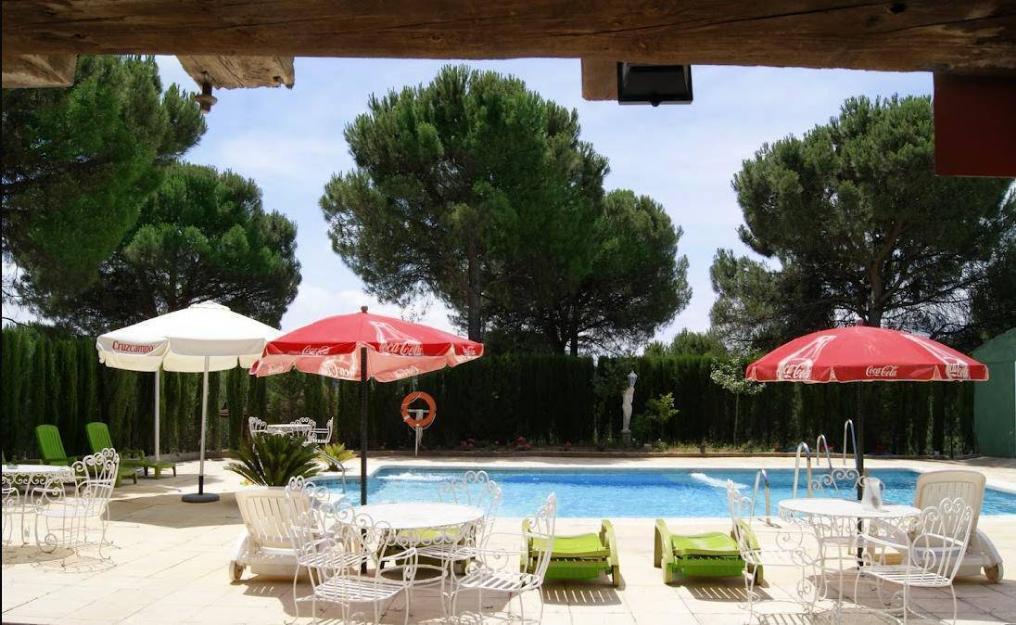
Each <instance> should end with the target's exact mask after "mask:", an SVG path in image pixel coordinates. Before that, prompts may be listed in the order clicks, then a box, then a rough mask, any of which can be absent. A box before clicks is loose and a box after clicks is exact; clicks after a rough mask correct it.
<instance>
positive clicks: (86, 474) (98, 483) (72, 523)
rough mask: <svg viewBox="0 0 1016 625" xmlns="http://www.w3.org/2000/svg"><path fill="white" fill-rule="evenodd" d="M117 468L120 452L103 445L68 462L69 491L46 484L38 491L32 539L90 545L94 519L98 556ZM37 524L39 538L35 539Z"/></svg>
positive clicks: (50, 543)
mask: <svg viewBox="0 0 1016 625" xmlns="http://www.w3.org/2000/svg"><path fill="white" fill-rule="evenodd" d="M119 468H120V455H119V454H118V453H116V451H115V450H113V449H103V450H102V451H100V452H99V453H97V454H92V455H89V456H85V457H84V458H82V459H81V460H78V461H77V462H75V463H74V464H72V465H71V469H72V470H73V472H74V485H73V488H72V489H71V490H70V492H69V493H67V492H64V490H63V488H62V487H60V488H55V487H54V488H47V489H46V490H45V491H44V492H43V493H42V498H41V502H42V507H41V509H40V510H39V512H38V518H37V519H36V524H35V525H36V530H35V531H36V540H37V542H38V543H39V544H40V545H45V546H46V547H52V548H54V549H55V548H56V547H67V548H71V549H77V548H79V547H82V546H85V545H90V544H93V543H90V542H89V537H88V535H89V531H90V529H91V528H90V527H89V522H90V521H93V520H94V521H97V522H98V525H99V527H98V532H99V539H98V542H97V543H95V544H96V545H97V548H98V553H99V557H100V558H104V556H103V555H102V548H103V546H105V545H106V544H107V543H106V533H107V530H108V528H109V501H110V499H112V497H113V486H114V485H115V484H116V478H117V473H118V471H119ZM40 527H43V528H44V530H43V532H44V533H43V538H42V539H41V540H40V539H39V532H40Z"/></svg>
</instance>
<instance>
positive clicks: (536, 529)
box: [522, 493, 557, 581]
mask: <svg viewBox="0 0 1016 625" xmlns="http://www.w3.org/2000/svg"><path fill="white" fill-rule="evenodd" d="M556 521H557V495H555V494H554V493H551V494H550V495H548V496H547V501H545V502H544V504H543V505H542V506H540V509H539V510H537V511H536V514H535V515H534V516H532V517H531V518H527V519H525V520H523V521H522V548H523V553H526V552H528V553H532V552H533V549H532V548H531V547H532V545H533V544H534V542H535V541H536V540H539V541H541V542H542V543H543V545H544V547H543V548H542V550H536V552H537V554H538V555H537V557H536V562H535V563H534V566H533V568H532V569H531V570H532V573H533V574H534V575H536V577H537V578H538V579H540V580H541V581H542V580H543V578H544V576H545V575H546V574H547V567H548V566H550V556H551V554H552V553H553V551H554V525H555V522H556Z"/></svg>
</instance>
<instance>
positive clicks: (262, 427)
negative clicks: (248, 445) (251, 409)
mask: <svg viewBox="0 0 1016 625" xmlns="http://www.w3.org/2000/svg"><path fill="white" fill-rule="evenodd" d="M247 426H248V427H249V428H250V433H251V436H253V435H255V434H261V433H262V432H264V431H266V429H267V428H268V422H267V421H264V420H262V419H258V418H257V417H249V418H248V419H247Z"/></svg>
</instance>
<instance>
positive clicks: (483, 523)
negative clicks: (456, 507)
mask: <svg viewBox="0 0 1016 625" xmlns="http://www.w3.org/2000/svg"><path fill="white" fill-rule="evenodd" d="M438 490H439V493H438V494H439V498H440V499H441V500H442V501H447V502H449V503H457V504H464V505H467V506H474V507H476V508H479V509H481V510H483V518H482V519H481V520H480V522H479V523H477V524H476V526H475V529H476V532H477V543H478V546H480V547H483V546H484V545H485V544H486V542H487V539H488V538H489V537H490V532H491V529H492V528H493V526H494V520H495V519H496V518H497V511H498V509H499V508H500V507H501V487H500V486H499V485H498V484H497V482H495V481H494V480H492V479H490V475H488V474H487V472H486V471H466V472H465V473H463V474H462V477H458V478H455V479H453V480H449V481H446V482H442V483H441V485H440V486H439V487H438Z"/></svg>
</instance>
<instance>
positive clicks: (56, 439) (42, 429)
mask: <svg viewBox="0 0 1016 625" xmlns="http://www.w3.org/2000/svg"><path fill="white" fill-rule="evenodd" d="M35 440H36V441H37V442H38V443H39V455H41V456H42V461H43V462H66V460H67V452H66V451H64V446H63V440H61V439H60V430H59V429H58V428H57V427H56V426H55V425H50V424H48V423H47V424H43V425H37V426H35Z"/></svg>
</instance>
